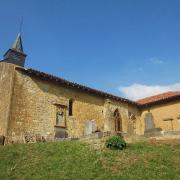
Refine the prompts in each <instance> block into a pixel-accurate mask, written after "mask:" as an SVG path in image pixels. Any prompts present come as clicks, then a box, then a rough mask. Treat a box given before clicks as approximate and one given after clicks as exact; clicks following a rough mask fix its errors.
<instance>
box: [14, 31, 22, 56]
mask: <svg viewBox="0 0 180 180" xmlns="http://www.w3.org/2000/svg"><path fill="white" fill-rule="evenodd" d="M12 49H14V50H16V51H18V52H22V53H23V45H22V39H21V34H20V33H18V35H17V37H16V40H15V41H14V43H13V46H12Z"/></svg>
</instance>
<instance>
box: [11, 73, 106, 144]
mask: <svg viewBox="0 0 180 180" xmlns="http://www.w3.org/2000/svg"><path fill="white" fill-rule="evenodd" d="M13 94H14V96H13V98H12V111H11V115H10V124H9V130H8V136H9V138H11V137H12V139H11V140H10V141H17V140H16V138H17V139H21V141H23V138H24V136H25V135H26V134H27V135H28V134H31V135H32V136H34V137H35V136H36V135H37V134H41V135H42V136H43V137H45V138H49V139H53V138H54V135H55V125H56V109H57V108H56V107H57V106H58V105H61V106H63V107H65V109H66V127H67V133H68V136H70V137H79V136H82V135H83V134H84V130H85V123H86V121H88V120H95V121H96V124H97V127H98V129H99V130H103V128H104V116H103V109H104V108H103V107H104V99H103V98H101V97H97V96H94V95H89V94H86V93H83V92H81V91H78V90H75V89H69V88H65V87H62V86H58V85H55V84H52V83H50V82H47V81H42V80H39V79H36V78H32V77H29V76H27V75H25V74H23V73H22V72H19V71H16V74H15V84H14V91H13ZM70 99H73V116H69V115H68V104H69V100H70Z"/></svg>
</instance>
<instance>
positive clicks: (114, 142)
mask: <svg viewBox="0 0 180 180" xmlns="http://www.w3.org/2000/svg"><path fill="white" fill-rule="evenodd" d="M105 145H106V147H107V148H109V149H120V150H123V149H124V148H126V142H125V140H124V139H123V138H122V137H119V136H112V137H110V138H109V139H107V140H106V143H105Z"/></svg>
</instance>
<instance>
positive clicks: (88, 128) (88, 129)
mask: <svg viewBox="0 0 180 180" xmlns="http://www.w3.org/2000/svg"><path fill="white" fill-rule="evenodd" d="M96 130H97V127H96V121H95V120H90V121H86V123H85V135H90V134H92V133H93V132H95V131H96Z"/></svg>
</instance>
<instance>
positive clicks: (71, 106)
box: [69, 99, 73, 116]
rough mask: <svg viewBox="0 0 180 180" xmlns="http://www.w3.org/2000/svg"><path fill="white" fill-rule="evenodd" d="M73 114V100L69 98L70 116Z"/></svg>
mask: <svg viewBox="0 0 180 180" xmlns="http://www.w3.org/2000/svg"><path fill="white" fill-rule="evenodd" d="M72 115H73V100H72V99H70V100H69V116H72Z"/></svg>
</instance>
